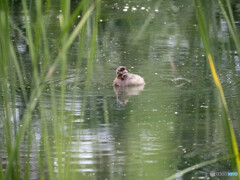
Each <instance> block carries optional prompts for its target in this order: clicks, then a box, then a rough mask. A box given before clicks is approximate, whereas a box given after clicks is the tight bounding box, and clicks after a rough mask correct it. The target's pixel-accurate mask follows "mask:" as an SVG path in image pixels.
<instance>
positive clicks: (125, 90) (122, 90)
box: [113, 85, 144, 105]
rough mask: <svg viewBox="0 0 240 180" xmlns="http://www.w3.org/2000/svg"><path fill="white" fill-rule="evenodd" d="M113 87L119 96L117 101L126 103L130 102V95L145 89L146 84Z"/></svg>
mask: <svg viewBox="0 0 240 180" xmlns="http://www.w3.org/2000/svg"><path fill="white" fill-rule="evenodd" d="M113 89H114V91H115V94H116V97H117V102H118V103H120V104H122V105H125V104H127V103H128V97H129V96H134V95H138V94H139V93H140V92H141V91H142V90H143V89H144V85H139V86H127V87H122V86H114V87H113Z"/></svg>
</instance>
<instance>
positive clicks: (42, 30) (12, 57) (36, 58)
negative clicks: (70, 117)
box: [0, 0, 99, 179]
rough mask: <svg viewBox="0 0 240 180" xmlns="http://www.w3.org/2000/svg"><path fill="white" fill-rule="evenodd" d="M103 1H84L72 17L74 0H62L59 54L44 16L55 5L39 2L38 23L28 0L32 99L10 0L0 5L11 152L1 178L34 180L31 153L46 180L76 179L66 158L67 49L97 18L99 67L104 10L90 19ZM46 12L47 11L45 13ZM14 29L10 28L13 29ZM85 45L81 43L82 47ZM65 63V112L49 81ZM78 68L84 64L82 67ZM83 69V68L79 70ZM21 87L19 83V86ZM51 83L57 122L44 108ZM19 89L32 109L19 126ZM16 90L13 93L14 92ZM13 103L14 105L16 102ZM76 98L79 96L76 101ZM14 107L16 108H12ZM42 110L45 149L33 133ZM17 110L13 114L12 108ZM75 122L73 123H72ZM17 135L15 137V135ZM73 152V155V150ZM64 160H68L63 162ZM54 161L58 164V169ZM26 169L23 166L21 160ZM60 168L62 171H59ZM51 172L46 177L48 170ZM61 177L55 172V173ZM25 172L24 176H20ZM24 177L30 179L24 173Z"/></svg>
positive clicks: (26, 17) (8, 148)
mask: <svg viewBox="0 0 240 180" xmlns="http://www.w3.org/2000/svg"><path fill="white" fill-rule="evenodd" d="M98 2H99V0H96V1H95V2H93V3H92V4H91V5H89V1H87V0H83V1H81V3H80V4H79V5H78V6H77V7H76V9H75V11H74V12H73V14H72V15H70V1H68V0H63V1H61V7H62V15H61V17H62V18H60V24H61V34H60V37H59V40H58V41H57V43H56V44H55V47H54V50H57V49H58V50H59V51H58V54H57V56H56V55H55V51H54V53H52V52H50V51H49V42H48V38H49V37H48V29H47V27H46V24H45V19H44V15H43V13H42V12H43V10H46V11H47V10H48V9H49V5H51V3H50V1H47V2H46V4H45V5H47V6H46V7H45V6H43V4H42V2H41V1H35V4H32V5H33V6H34V8H33V9H34V10H33V11H36V19H35V20H34V21H33V20H32V17H31V16H30V13H31V9H30V8H29V7H28V4H27V1H26V0H22V3H21V5H22V7H23V12H24V23H25V27H26V38H25V40H26V43H27V44H28V47H29V53H30V57H31V66H32V85H31V94H30V97H29V98H28V97H27V91H26V84H30V83H29V82H26V80H25V79H24V78H25V76H24V74H25V73H23V72H24V70H23V69H22V67H23V65H22V64H20V62H21V61H20V60H19V59H18V56H17V52H15V49H14V44H13V43H12V40H11V37H10V33H9V29H10V30H12V29H14V28H15V27H14V26H15V25H14V22H13V21H12V20H11V25H13V26H10V25H9V24H10V23H9V19H11V17H10V18H8V17H9V16H10V15H11V13H10V11H9V6H8V1H6V0H3V1H0V12H1V16H0V27H1V33H0V54H1V55H0V56H1V61H0V68H1V70H0V71H1V72H0V73H1V94H3V97H2V99H1V100H2V101H3V103H4V111H5V121H4V131H5V132H4V138H5V139H4V141H5V142H6V143H5V145H6V148H5V151H6V153H7V157H8V158H7V162H8V163H7V166H6V169H4V170H3V169H2V165H1V166H0V179H28V178H29V177H30V171H31V165H30V159H31V158H30V157H31V154H32V153H31V152H35V153H36V152H37V159H38V169H39V172H40V179H56V178H55V176H56V177H57V179H69V178H71V177H73V176H74V174H71V171H70V169H71V167H70V156H69V154H68V153H66V154H63V152H68V150H70V148H71V147H70V145H71V144H69V142H71V141H69V140H67V138H66V136H65V134H64V131H63V130H64V119H65V117H66V112H65V111H64V109H65V107H64V106H65V102H64V99H65V93H66V92H65V91H66V90H65V84H64V82H65V79H66V70H67V51H68V49H69V48H70V46H71V45H72V44H73V42H74V41H75V40H76V38H77V37H78V36H79V34H80V33H81V30H82V29H83V28H84V26H85V23H86V22H87V21H88V20H89V19H90V18H92V20H93V21H94V22H96V23H95V25H94V26H92V27H93V32H92V43H91V46H90V60H89V63H88V67H87V68H88V69H89V71H90V70H92V67H93V59H94V52H95V41H96V36H97V26H98V24H97V21H98V16H99V8H97V9H98V13H96V16H90V15H91V14H92V13H93V11H94V9H95V7H96V6H97V7H98V5H99V3H98ZM44 8H46V9H44ZM79 13H82V18H81V20H80V21H79V23H78V24H77V25H76V27H75V28H74V29H73V30H72V25H73V22H75V21H76V20H77V15H78V14H79ZM9 26H10V27H9ZM81 34H82V35H81V39H84V38H86V37H84V36H85V34H86V33H81ZM80 47H81V45H80ZM59 65H60V67H61V68H60V69H61V81H62V82H63V85H62V87H61V89H60V91H61V98H60V109H61V110H62V111H61V113H60V114H59V113H58V111H57V107H56V106H57V104H58V101H57V99H56V96H55V88H54V84H51V82H49V80H50V79H51V78H52V76H53V74H54V72H55V70H56V68H58V66H59ZM77 65H78V66H80V65H81V63H77ZM76 68H77V69H79V67H76ZM90 76H91V73H90V72H89V73H88V76H87V77H88V79H87V82H88V83H89V82H90V79H91V78H90ZM76 82H77V78H76V80H75V83H74V84H75V86H74V87H75V88H76V85H77V83H76ZM17 83H19V85H16V84H17ZM47 84H49V87H50V91H51V92H50V94H51V103H52V105H51V107H52V109H51V112H52V120H53V121H51V119H49V117H47V112H46V110H45V107H44V101H43V98H42V92H43V91H44V90H45V88H46V85H47ZM18 86H20V88H21V92H22V94H23V97H24V101H25V103H26V109H25V111H24V112H23V115H22V118H21V120H20V121H21V127H17V122H16V121H17V120H16V114H15V113H14V112H15V110H14V107H15V104H16V103H15V97H16V89H18ZM9 91H10V92H9ZM11 101H12V102H11ZM74 101H75V98H73V102H72V103H74ZM10 104H12V107H10ZM36 107H38V110H39V112H40V116H41V119H40V120H41V123H40V124H41V136H42V144H43V146H42V147H41V149H39V147H38V146H39V144H37V142H36V138H35V135H34V133H33V132H32V131H33V129H32V126H31V123H32V122H31V121H32V114H33V111H34V110H35V109H36ZM12 108H13V110H12ZM11 119H13V120H14V126H12V120H11ZM49 123H52V124H51V125H50V127H52V128H53V134H54V140H52V142H55V145H56V149H55V152H52V149H51V142H49V138H48V137H49V133H50V132H51V131H50V130H49V125H47V124H49ZM70 123H71V121H70ZM13 132H15V133H13ZM68 133H69V137H71V136H70V135H71V133H72V130H71V129H70V131H69V132H68ZM25 136H26V137H27V138H26V139H25V140H26V141H27V143H26V145H27V148H26V149H27V150H26V151H27V153H26V155H27V157H26V158H24V161H25V162H24V166H25V170H24V173H22V170H23V167H21V166H20V161H22V160H20V153H21V150H20V146H21V142H22V141H23V138H24V137H25ZM40 151H43V152H44V157H46V158H45V159H43V158H42V154H41V153H40ZM69 152H70V151H69ZM53 154H56V157H55V158H56V159H57V161H56V160H54V158H53ZM63 159H64V161H63ZM54 163H57V167H56V165H54ZM21 165H22V162H21ZM54 166H55V168H57V170H54ZM46 169H47V170H48V173H47V174H46V172H45V170H46ZM54 171H56V172H57V174H55V172H54ZM20 174H21V175H20ZM22 174H24V175H22Z"/></svg>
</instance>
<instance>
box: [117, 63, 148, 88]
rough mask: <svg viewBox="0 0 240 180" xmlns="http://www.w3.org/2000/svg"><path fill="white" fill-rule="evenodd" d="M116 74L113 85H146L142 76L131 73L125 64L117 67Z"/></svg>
mask: <svg viewBox="0 0 240 180" xmlns="http://www.w3.org/2000/svg"><path fill="white" fill-rule="evenodd" d="M116 75H117V77H116V78H115V79H114V81H113V86H120V87H124V86H140V85H145V81H144V79H143V78H142V77H141V76H139V75H137V74H132V73H129V72H128V71H127V68H126V67H125V66H119V67H118V68H117V69H116Z"/></svg>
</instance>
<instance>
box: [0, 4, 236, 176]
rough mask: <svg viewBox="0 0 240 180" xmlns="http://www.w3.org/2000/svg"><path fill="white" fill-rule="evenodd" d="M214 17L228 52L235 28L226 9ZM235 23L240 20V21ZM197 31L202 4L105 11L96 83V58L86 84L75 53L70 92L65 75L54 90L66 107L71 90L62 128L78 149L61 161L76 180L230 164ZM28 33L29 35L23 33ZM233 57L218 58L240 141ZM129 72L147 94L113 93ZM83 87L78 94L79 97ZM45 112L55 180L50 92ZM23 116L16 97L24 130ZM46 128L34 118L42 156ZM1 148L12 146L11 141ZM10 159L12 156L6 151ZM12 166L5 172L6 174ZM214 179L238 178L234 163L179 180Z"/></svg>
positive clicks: (70, 148)
mask: <svg viewBox="0 0 240 180" xmlns="http://www.w3.org/2000/svg"><path fill="white" fill-rule="evenodd" d="M74 3H76V4H77V2H73V4H74ZM56 4H57V3H56ZM54 7H55V9H53V10H52V16H51V17H50V19H51V22H52V23H51V24H50V27H49V33H52V38H51V39H50V40H49V41H50V42H52V43H53V44H54V42H55V41H56V37H57V35H58V31H59V29H57V28H56V27H57V23H58V19H57V18H58V13H59V7H58V6H57V5H56V6H54ZM210 8H213V9H214V10H215V11H216V12H215V13H216V16H217V18H216V21H217V22H214V23H215V25H216V26H214V27H215V28H216V29H214V31H215V32H216V33H217V34H215V36H216V37H219V39H218V40H215V41H216V42H214V43H215V45H216V47H215V48H216V49H217V48H218V47H220V46H221V45H222V46H226V44H227V43H228V42H229V38H230V37H229V36H230V35H229V32H228V30H227V25H226V22H225V21H224V19H223V18H222V17H219V14H218V13H217V12H218V10H219V9H217V8H214V7H210ZM210 8H209V9H210ZM16 9H17V8H16ZM15 13H16V15H15V16H13V19H14V20H15V22H17V23H19V24H21V20H20V19H21V17H22V16H23V12H22V11H21V10H19V9H18V11H17V12H15ZM14 17H15V18H14ZM214 18H215V16H214ZM236 18H238V19H240V18H239V16H237V17H236ZM55 21H56V22H55ZM47 23H49V22H47ZM197 24H198V22H197V18H196V12H195V5H194V1H187V0H185V1H184V0H182V1H151V0H150V1H140V0H134V1H102V2H101V15H100V19H99V24H98V36H97V45H96V54H95V58H94V65H93V68H92V73H91V77H90V80H89V81H88V82H87V81H86V77H87V76H88V69H87V60H88V58H89V56H88V55H83V60H82V61H83V62H82V66H81V68H80V69H79V72H80V74H79V75H78V76H76V75H75V74H76V62H77V59H78V58H79V53H80V51H79V49H78V44H77V43H76V44H74V45H73V46H72V47H71V49H69V51H68V57H67V61H68V69H67V76H66V77H67V78H66V80H65V82H61V78H60V74H59V75H58V71H57V72H56V76H55V77H54V78H53V79H52V80H51V83H53V84H54V88H55V98H56V99H58V98H59V99H61V90H60V89H61V87H62V85H63V84H64V85H65V87H66V94H65V99H64V103H65V106H64V107H65V109H64V114H63V116H64V120H63V121H62V122H61V123H63V124H64V128H63V131H62V136H63V137H64V138H65V140H66V139H69V140H67V141H65V142H66V144H65V146H64V148H63V151H62V154H63V155H66V156H68V160H69V161H70V164H71V170H72V171H74V172H75V173H76V177H79V178H82V179H164V178H167V177H169V176H171V175H172V174H175V173H177V172H179V171H181V170H183V169H185V168H188V167H191V166H194V165H195V164H198V163H201V162H204V161H208V160H212V159H214V158H216V157H224V156H225V155H226V154H227V153H228V152H229V150H228V145H227V141H226V137H225V133H224V124H223V121H222V104H221V99H220V95H219V92H218V90H217V88H216V86H215V84H214V82H213V79H212V76H211V71H210V69H209V66H208V63H207V59H206V56H205V51H204V49H203V45H202V42H201V38H200V33H199V29H198V25H197ZM236 25H239V23H236ZM19 26H20V25H19ZM22 26H24V25H22ZM21 28H22V30H23V31H25V29H24V27H21ZM55 31H56V32H55ZM13 39H14V40H15V41H16V44H18V46H17V47H18V53H19V54H20V55H21V56H22V57H23V60H24V62H25V66H26V67H25V68H26V69H31V68H30V67H28V64H29V62H30V57H29V50H28V48H27V46H26V44H24V41H22V39H21V37H19V38H18V39H16V38H14V37H13ZM50 45H51V44H50ZM229 48H230V49H226V51H222V50H221V51H220V50H219V51H218V50H216V55H215V56H214V57H215V58H216V60H215V62H216V68H217V71H218V72H219V76H220V79H221V82H222V83H223V88H224V92H225V95H226V99H227V102H228V105H229V110H230V114H231V118H232V121H233V123H234V126H235V129H236V136H237V138H238V141H239V130H238V129H239V115H240V111H239V108H240V93H239V92H240V91H239V89H240V83H239V76H240V68H239V67H240V66H239V63H240V62H239V59H238V56H237V54H236V53H235V50H234V49H231V47H229ZM219 49H220V48H219ZM86 54H88V53H87V52H86ZM120 65H124V66H126V67H127V68H128V70H129V71H130V72H132V73H136V74H139V75H141V76H142V77H143V78H144V79H145V82H146V85H145V86H144V87H133V88H124V89H114V88H113V87H112V82H113V80H114V78H115V70H116V68H117V67H118V66H120ZM76 78H77V79H78V85H77V88H76V89H74V88H73V87H74V82H75V79H76ZM73 98H74V104H72V100H73ZM39 106H40V105H39ZM41 106H42V107H44V109H45V110H44V112H45V116H46V117H47V118H46V119H47V121H46V126H47V129H48V138H49V142H50V144H51V147H50V148H51V149H52V152H53V153H52V155H51V157H52V158H53V159H56V160H55V163H54V171H55V172H57V171H58V170H57V169H58V163H59V161H58V160H57V152H55V151H54V149H55V148H56V146H57V143H55V140H54V132H53V131H52V130H51V129H52V123H51V122H52V121H53V119H52V116H53V108H52V94H51V93H50V87H48V88H47V90H46V91H44V92H43V96H42V99H41ZM60 107H61V106H58V105H56V106H55V108H56V111H55V112H58V113H60V114H61V111H62V109H61V108H60ZM24 109H25V105H24V103H23V99H22V95H21V93H19V94H17V97H16V113H17V119H18V123H19V124H18V125H19V126H21V120H20V119H21V115H22V114H23V112H24ZM1 111H3V107H2V110H1ZM70 116H71V117H73V118H69V117H70ZM42 118H43V114H41V113H39V112H38V106H37V108H36V111H35V112H34V114H33V116H32V127H33V131H34V134H35V137H34V138H35V140H33V141H36V145H37V146H38V147H41V144H42V140H43V138H42V133H43V132H42V125H41V119H42ZM3 119H4V116H3V115H1V120H3ZM59 123H60V120H59ZM1 129H2V127H1ZM0 138H1V139H0V140H1V141H2V142H1V144H3V141H4V137H0ZM24 142H27V140H24V141H23V144H22V149H21V154H20V157H24V156H26V153H25V152H27V145H26V143H25V144H24ZM40 149H41V148H40ZM1 150H2V154H4V148H3V147H2V148H1ZM41 153H42V157H45V156H46V154H45V153H44V152H43V151H40V154H41ZM4 159H5V158H3V160H2V164H3V166H5V165H6V162H5V161H4ZM23 159H24V158H23ZM22 161H23V162H22V164H24V160H22ZM63 161H64V159H63ZM30 163H31V175H30V176H31V179H39V177H40V175H39V172H38V168H37V166H38V159H37V157H36V156H35V155H34V151H33V152H32V154H31V160H30ZM210 171H216V172H231V171H232V169H231V162H230V161H226V160H225V161H218V162H216V163H213V164H210V165H206V166H204V167H202V168H199V169H195V170H193V171H191V172H189V173H187V174H185V175H183V176H179V177H177V178H176V179H207V178H210V175H209V173H210Z"/></svg>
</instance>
